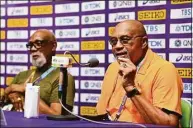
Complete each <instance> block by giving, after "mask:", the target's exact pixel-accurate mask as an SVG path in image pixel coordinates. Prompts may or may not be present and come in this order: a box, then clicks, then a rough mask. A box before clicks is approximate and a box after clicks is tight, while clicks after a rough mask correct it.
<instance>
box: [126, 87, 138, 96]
mask: <svg viewBox="0 0 193 128" xmlns="http://www.w3.org/2000/svg"><path fill="white" fill-rule="evenodd" d="M140 94H141V93H140V92H139V90H138V89H137V88H136V87H134V88H133V89H132V90H131V91H130V92H127V97H129V98H131V97H133V96H135V95H140Z"/></svg>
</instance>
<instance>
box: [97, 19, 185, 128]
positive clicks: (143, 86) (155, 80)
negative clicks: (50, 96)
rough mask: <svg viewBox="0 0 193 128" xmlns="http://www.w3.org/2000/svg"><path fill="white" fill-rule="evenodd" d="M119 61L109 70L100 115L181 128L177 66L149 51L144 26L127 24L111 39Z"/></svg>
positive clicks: (115, 31)
mask: <svg viewBox="0 0 193 128" xmlns="http://www.w3.org/2000/svg"><path fill="white" fill-rule="evenodd" d="M109 43H110V44H111V46H112V52H113V54H114V56H115V57H116V59H117V61H116V62H113V63H112V64H111V65H110V66H109V67H108V69H107V71H106V74H105V77H104V81H103V85H102V90H101V96H100V98H99V102H98V104H97V112H98V114H100V115H101V114H105V113H107V114H108V115H109V117H110V119H111V120H113V121H126V122H135V123H150V124H158V125H171V126H178V125H179V119H180V117H181V114H182V113H181V95H182V91H183V86H182V80H181V78H180V76H179V74H178V72H177V70H176V68H175V67H174V65H173V64H172V63H170V62H168V61H166V60H164V59H162V58H161V57H160V56H158V55H157V54H156V53H154V52H153V51H152V50H151V49H150V48H149V47H148V37H147V34H146V31H145V28H144V26H143V24H142V23H141V22H139V21H137V20H125V21H123V22H121V23H119V24H117V25H116V27H115V30H114V32H113V34H112V36H111V37H110V38H109Z"/></svg>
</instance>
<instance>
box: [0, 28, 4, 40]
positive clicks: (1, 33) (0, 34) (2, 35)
mask: <svg viewBox="0 0 193 128" xmlns="http://www.w3.org/2000/svg"><path fill="white" fill-rule="evenodd" d="M0 38H1V39H5V31H4V30H1V31H0Z"/></svg>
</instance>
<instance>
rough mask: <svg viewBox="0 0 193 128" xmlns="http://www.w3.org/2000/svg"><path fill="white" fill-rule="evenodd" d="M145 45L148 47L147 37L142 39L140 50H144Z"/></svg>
mask: <svg viewBox="0 0 193 128" xmlns="http://www.w3.org/2000/svg"><path fill="white" fill-rule="evenodd" d="M147 45H148V39H147V37H146V36H145V37H143V44H142V49H144V48H146V47H147Z"/></svg>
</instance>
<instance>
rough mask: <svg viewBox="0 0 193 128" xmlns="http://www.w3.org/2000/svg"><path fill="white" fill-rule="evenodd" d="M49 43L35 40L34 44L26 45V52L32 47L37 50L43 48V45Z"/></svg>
mask: <svg viewBox="0 0 193 128" xmlns="http://www.w3.org/2000/svg"><path fill="white" fill-rule="evenodd" d="M47 42H49V41H47V40H35V41H34V42H29V43H28V44H26V48H27V50H31V49H32V47H33V46H34V47H35V48H36V49H37V50H38V49H40V48H42V47H43V46H45V44H46V43H47Z"/></svg>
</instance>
